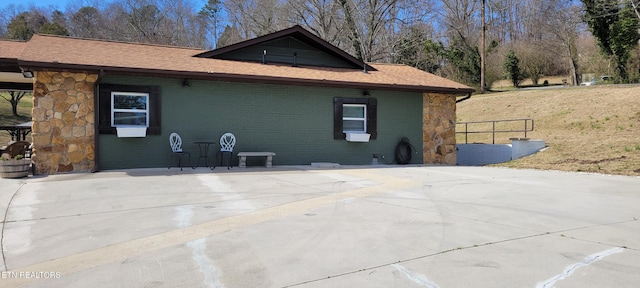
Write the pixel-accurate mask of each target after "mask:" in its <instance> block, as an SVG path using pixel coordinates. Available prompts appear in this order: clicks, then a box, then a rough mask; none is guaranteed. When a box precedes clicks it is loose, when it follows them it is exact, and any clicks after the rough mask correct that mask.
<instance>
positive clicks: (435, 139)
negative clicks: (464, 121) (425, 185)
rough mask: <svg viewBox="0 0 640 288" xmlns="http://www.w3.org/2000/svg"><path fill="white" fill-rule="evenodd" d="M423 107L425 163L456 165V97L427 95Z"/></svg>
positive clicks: (424, 97)
mask: <svg viewBox="0 0 640 288" xmlns="http://www.w3.org/2000/svg"><path fill="white" fill-rule="evenodd" d="M422 105H423V109H422V113H423V117H422V142H423V143H422V144H423V146H422V147H423V148H422V150H423V151H422V153H423V157H424V158H423V159H424V163H425V164H446V165H456V97H453V96H451V95H446V94H436V93H425V94H424V95H423V100H422Z"/></svg>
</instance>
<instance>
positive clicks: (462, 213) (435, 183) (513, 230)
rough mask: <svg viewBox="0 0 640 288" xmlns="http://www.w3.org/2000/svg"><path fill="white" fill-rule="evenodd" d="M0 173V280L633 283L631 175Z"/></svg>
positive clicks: (636, 279) (636, 181) (638, 208)
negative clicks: (7, 175) (8, 176)
mask: <svg viewBox="0 0 640 288" xmlns="http://www.w3.org/2000/svg"><path fill="white" fill-rule="evenodd" d="M0 184H1V187H2V189H1V190H0V209H1V210H0V211H2V212H4V213H2V214H5V215H4V221H3V222H2V241H1V242H2V252H3V253H2V254H3V255H2V256H3V257H2V262H1V263H0V270H1V271H2V272H1V273H0V287H83V288H84V287H91V288H95V287H431V288H434V287H441V288H446V287H510V288H511V287H536V288H538V287H581V288H582V287H637V286H638V283H640V221H638V218H640V178H639V177H625V176H607V175H596V174H583V173H567V172H555V171H536V170H516V169H506V168H487V167H460V166H457V167H441V166H402V167H399V166H381V167H380V166H377V167H376V166H370V167H342V168H339V169H313V168H310V167H302V166H296V167H274V168H272V169H266V168H248V169H240V168H235V167H234V168H232V169H231V170H227V169H220V168H218V169H216V170H214V171H211V170H208V169H206V168H198V169H197V170H191V169H189V170H184V171H182V172H181V171H179V169H176V168H173V169H171V170H167V169H166V168H158V169H136V170H123V171H107V172H99V173H93V174H66V175H55V176H47V177H29V178H26V179H18V180H11V179H0ZM0 217H1V216H0Z"/></svg>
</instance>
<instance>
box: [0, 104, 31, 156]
mask: <svg viewBox="0 0 640 288" xmlns="http://www.w3.org/2000/svg"><path fill="white" fill-rule="evenodd" d="M0 96H2V97H0V126H8V125H14V124H19V123H23V122H28V121H31V109H32V108H33V101H32V99H33V96H32V95H31V93H28V94H27V95H25V96H24V97H22V99H21V100H20V103H19V104H18V116H14V115H13V113H12V112H11V103H9V101H7V100H5V99H4V98H6V99H11V97H10V96H9V93H7V92H0ZM9 141H11V135H9V132H7V131H4V130H2V131H0V146H5V145H6V144H7V143H8V142H9ZM27 141H31V134H29V136H27Z"/></svg>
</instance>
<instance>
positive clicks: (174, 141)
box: [167, 132, 193, 171]
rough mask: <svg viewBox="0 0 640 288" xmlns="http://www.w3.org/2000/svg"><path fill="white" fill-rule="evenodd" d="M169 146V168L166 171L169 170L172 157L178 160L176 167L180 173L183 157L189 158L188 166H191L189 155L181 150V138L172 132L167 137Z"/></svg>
mask: <svg viewBox="0 0 640 288" xmlns="http://www.w3.org/2000/svg"><path fill="white" fill-rule="evenodd" d="M169 145H171V158H170V159H169V168H167V169H170V168H171V163H172V162H173V157H174V156H175V157H177V158H178V167H180V171H182V158H184V156H189V166H191V154H190V153H189V152H187V151H184V150H182V138H181V137H180V135H178V133H175V132H173V133H171V135H169ZM192 168H193V167H192Z"/></svg>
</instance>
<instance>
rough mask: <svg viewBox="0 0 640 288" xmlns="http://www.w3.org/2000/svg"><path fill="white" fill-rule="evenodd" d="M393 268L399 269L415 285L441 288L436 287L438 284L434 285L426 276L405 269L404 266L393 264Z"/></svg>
mask: <svg viewBox="0 0 640 288" xmlns="http://www.w3.org/2000/svg"><path fill="white" fill-rule="evenodd" d="M391 266H392V267H393V268H396V269H398V271H400V272H402V274H404V276H407V278H409V280H411V281H413V282H414V283H416V284H418V285H419V286H424V287H427V288H439V287H438V285H436V283H433V282H432V281H431V280H429V278H427V276H425V275H422V274H418V273H416V272H413V271H411V270H409V269H407V268H405V267H404V266H402V265H400V264H393V265H391Z"/></svg>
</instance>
